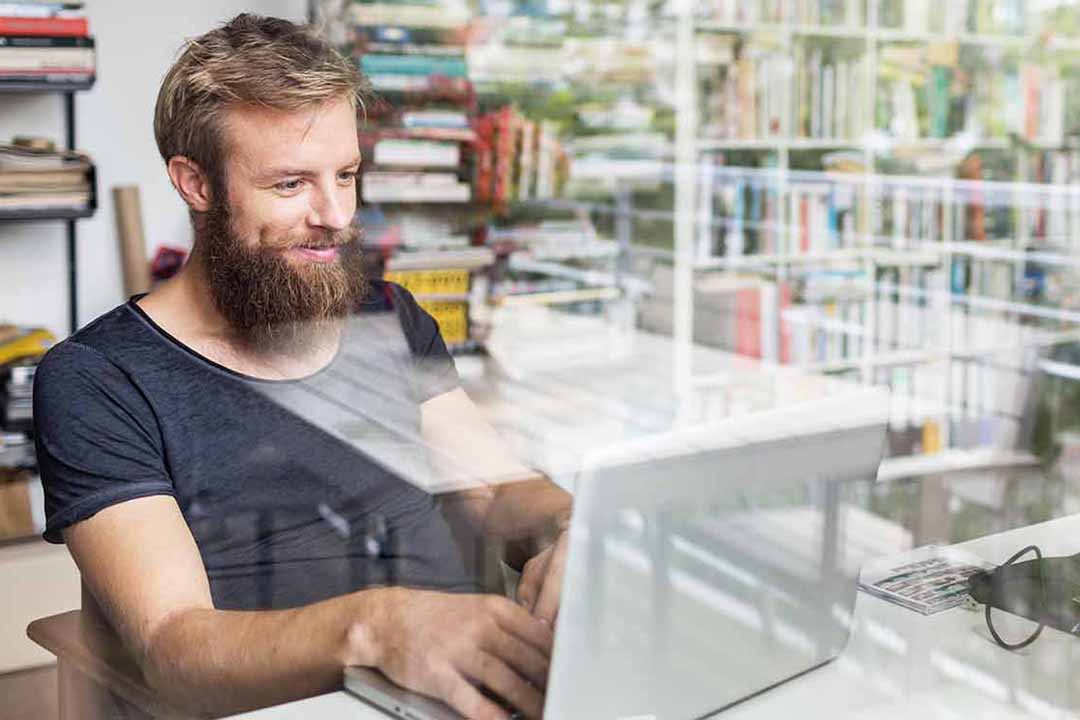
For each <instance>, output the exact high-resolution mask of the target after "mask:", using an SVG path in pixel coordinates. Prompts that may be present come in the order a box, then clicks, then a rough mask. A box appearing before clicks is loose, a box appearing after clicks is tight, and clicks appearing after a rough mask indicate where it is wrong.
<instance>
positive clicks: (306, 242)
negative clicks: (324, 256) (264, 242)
mask: <svg viewBox="0 0 1080 720" xmlns="http://www.w3.org/2000/svg"><path fill="white" fill-rule="evenodd" d="M361 235H362V233H361V230H360V228H359V227H357V226H355V225H351V226H349V227H347V228H345V229H344V230H327V231H325V232H321V233H317V234H313V235H286V236H284V237H281V238H277V239H276V240H274V241H272V242H271V243H270V244H269V248H270V249H271V250H288V249H290V248H297V247H307V248H315V249H317V250H323V249H327V248H333V247H342V246H344V245H348V244H350V243H355V242H359V240H360V238H361Z"/></svg>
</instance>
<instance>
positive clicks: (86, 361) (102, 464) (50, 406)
mask: <svg viewBox="0 0 1080 720" xmlns="http://www.w3.org/2000/svg"><path fill="white" fill-rule="evenodd" d="M34 437H35V443H36V449H37V459H38V470H39V472H40V473H41V481H42V485H43V486H44V489H45V539H46V540H48V541H49V542H53V543H61V542H63V538H62V536H61V534H60V531H61V530H63V529H64V528H66V527H68V526H69V525H72V524H74V523H77V522H79V521H80V520H85V519H86V518H89V517H91V516H92V515H94V514H96V513H98V512H99V511H101V510H103V509H105V508H106V507H109V506H110V505H115V504H117V503H120V502H124V501H126V500H133V499H135V498H139V497H146V496H148V495H172V496H174V497H175V495H176V492H175V489H174V487H173V484H172V481H171V480H170V478H169V474H168V472H167V470H166V466H165V459H164V451H163V447H162V440H161V433H160V430H159V428H158V423H157V419H156V417H155V415H154V413H153V410H152V408H151V406H150V404H149V403H148V402H147V400H146V397H145V396H144V395H143V394H142V393H141V392H140V391H139V389H138V387H137V386H136V385H135V383H134V382H132V380H131V379H130V378H129V377H128V376H127V375H126V374H125V373H124V372H123V371H122V370H121V369H120V368H118V367H117V366H116V365H114V364H113V363H112V362H110V361H109V360H108V359H107V358H106V357H105V356H104V355H102V354H101V353H100V352H98V351H97V350H94V349H93V348H91V347H88V346H86V345H82V344H79V343H78V342H75V341H72V340H68V341H65V342H63V343H60V344H59V345H57V346H56V347H55V348H53V350H51V351H50V352H49V353H48V355H46V356H45V359H44V360H43V361H42V363H41V365H40V366H39V367H38V369H37V372H36V373H35V375H34Z"/></svg>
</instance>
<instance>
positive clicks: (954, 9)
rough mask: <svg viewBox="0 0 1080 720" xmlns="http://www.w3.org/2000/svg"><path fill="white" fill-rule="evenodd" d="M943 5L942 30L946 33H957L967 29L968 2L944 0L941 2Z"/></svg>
mask: <svg viewBox="0 0 1080 720" xmlns="http://www.w3.org/2000/svg"><path fill="white" fill-rule="evenodd" d="M942 4H943V5H944V7H945V19H944V21H943V26H944V27H943V28H942V30H943V32H944V34H946V35H957V34H960V33H962V32H964V31H965V30H966V29H967V9H968V4H967V3H966V2H961V0H946V2H944V3H942Z"/></svg>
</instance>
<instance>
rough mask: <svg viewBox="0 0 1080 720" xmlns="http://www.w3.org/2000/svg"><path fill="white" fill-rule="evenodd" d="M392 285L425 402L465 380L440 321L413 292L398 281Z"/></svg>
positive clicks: (419, 394) (417, 391)
mask: <svg viewBox="0 0 1080 720" xmlns="http://www.w3.org/2000/svg"><path fill="white" fill-rule="evenodd" d="M388 285H389V287H390V292H391V295H392V297H393V303H394V307H395V308H396V309H397V311H398V315H399V317H400V318H401V325H402V328H403V329H404V331H405V337H406V339H407V340H408V343H409V350H410V351H411V352H412V357H413V362H414V363H415V368H416V374H415V380H414V382H413V387H414V393H415V395H416V401H417V402H418V403H423V402H426V401H427V400H430V399H431V398H433V397H437V396H439V395H442V394H443V393H447V392H450V391H451V390H454V389H456V388H457V387H458V386H459V385H460V384H461V380H460V378H459V377H458V373H457V368H456V367H455V366H454V359H453V358H452V357H450V353H449V351H448V350H447V349H446V343H445V342H444V341H443V338H442V333H441V332H439V324H438V323H437V322H436V321H435V318H433V317H431V315H430V314H429V313H428V312H427V311H426V310H424V308H422V307H420V305H419V304H418V303H417V302H416V298H414V297H413V296H412V293H410V292H409V291H408V290H406V289H405V288H403V287H401V286H400V285H397V284H395V283H388Z"/></svg>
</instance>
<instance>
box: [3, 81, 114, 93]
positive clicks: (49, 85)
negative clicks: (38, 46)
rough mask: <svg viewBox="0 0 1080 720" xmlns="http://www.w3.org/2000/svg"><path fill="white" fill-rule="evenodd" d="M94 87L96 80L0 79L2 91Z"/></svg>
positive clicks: (61, 90)
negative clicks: (11, 80) (32, 80)
mask: <svg viewBox="0 0 1080 720" xmlns="http://www.w3.org/2000/svg"><path fill="white" fill-rule="evenodd" d="M92 87H94V81H93V80H90V81H89V82H83V83H72V82H63V83H61V82H4V81H3V80H0V93H42V92H57V93H66V92H82V91H84V90H89V89H90V88H92Z"/></svg>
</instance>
